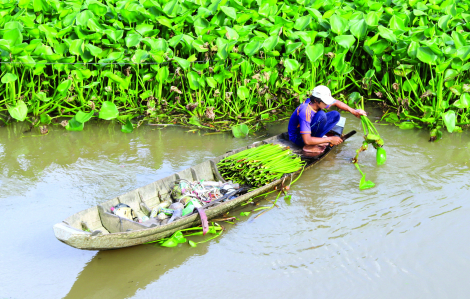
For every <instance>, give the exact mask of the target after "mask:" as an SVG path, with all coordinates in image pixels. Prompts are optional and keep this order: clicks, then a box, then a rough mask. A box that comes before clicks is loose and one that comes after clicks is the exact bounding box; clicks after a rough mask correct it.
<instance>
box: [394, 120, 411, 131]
mask: <svg viewBox="0 0 470 299" xmlns="http://www.w3.org/2000/svg"><path fill="white" fill-rule="evenodd" d="M398 127H399V128H400V129H402V130H411V129H414V127H415V124H414V123H412V122H409V121H405V122H402V123H400V125H399V126H398Z"/></svg>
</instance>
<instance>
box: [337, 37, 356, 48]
mask: <svg viewBox="0 0 470 299" xmlns="http://www.w3.org/2000/svg"><path fill="white" fill-rule="evenodd" d="M335 41H336V42H337V43H338V44H339V45H340V46H342V47H343V48H346V49H349V48H351V46H352V45H354V43H355V42H356V39H355V38H354V36H352V35H338V36H336V37H335Z"/></svg>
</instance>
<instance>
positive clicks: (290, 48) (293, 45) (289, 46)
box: [285, 43, 302, 55]
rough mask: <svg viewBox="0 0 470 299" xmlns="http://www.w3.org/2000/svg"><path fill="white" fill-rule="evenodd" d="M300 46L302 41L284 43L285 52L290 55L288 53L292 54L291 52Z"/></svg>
mask: <svg viewBox="0 0 470 299" xmlns="http://www.w3.org/2000/svg"><path fill="white" fill-rule="evenodd" d="M301 46H302V43H289V44H286V46H285V48H286V51H285V54H287V55H290V54H292V52H294V51H295V50H296V49H298V48H299V47H301Z"/></svg>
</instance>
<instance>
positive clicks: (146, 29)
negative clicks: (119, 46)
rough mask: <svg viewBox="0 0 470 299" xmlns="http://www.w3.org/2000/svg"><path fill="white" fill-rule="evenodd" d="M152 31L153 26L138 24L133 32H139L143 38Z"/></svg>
mask: <svg viewBox="0 0 470 299" xmlns="http://www.w3.org/2000/svg"><path fill="white" fill-rule="evenodd" d="M152 29H153V25H151V24H139V25H137V26H136V27H135V31H137V32H139V33H140V35H142V36H145V34H146V33H147V32H150V31H152Z"/></svg>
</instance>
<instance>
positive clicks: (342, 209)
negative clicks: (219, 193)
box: [0, 116, 470, 298]
mask: <svg viewBox="0 0 470 299" xmlns="http://www.w3.org/2000/svg"><path fill="white" fill-rule="evenodd" d="M347 118H348V120H347V123H346V124H347V130H351V129H356V130H357V131H359V132H360V123H359V120H358V119H356V118H354V117H349V116H347ZM286 126H287V124H286V123H281V124H277V125H273V126H271V127H270V129H269V132H268V133H269V134H270V135H273V134H277V133H279V132H282V131H283V130H284V129H285V128H286ZM26 129H27V127H26V125H25V124H15V125H11V126H9V127H2V128H0V165H1V168H0V201H1V203H2V208H3V213H2V215H3V217H1V218H0V225H1V227H2V229H1V230H0V241H1V244H2V250H1V251H0V281H1V282H2V283H1V284H0V297H1V298H3V297H5V298H156V297H162V298H163V297H166V298H174V297H183V298H184V297H197V298H202V297H205V298H219V297H220V296H221V295H223V296H225V297H227V296H228V297H259V298H267V297H269V298H286V297H288V298H290V297H295V298H312V297H315V298H466V297H468V291H469V290H470V286H469V285H468V281H467V279H468V269H470V249H469V248H470V233H469V230H468V227H469V226H470V217H468V214H469V212H470V203H469V200H468V197H467V196H468V191H469V183H468V178H469V176H468V174H469V168H468V167H469V165H468V161H469V158H470V154H469V151H468V148H467V147H468V145H469V142H470V138H468V132H465V133H463V134H459V133H455V134H445V135H444V139H443V140H441V141H439V142H436V143H429V142H427V138H428V137H427V132H424V131H415V130H411V131H402V130H399V129H398V128H396V127H394V126H379V127H378V130H379V131H380V132H381V134H382V137H383V138H384V140H385V142H386V146H385V149H386V150H387V157H388V161H387V163H386V164H385V165H382V166H380V167H379V166H377V165H376V164H375V150H373V149H370V150H368V151H366V152H365V153H362V154H361V156H360V164H361V168H362V170H363V171H364V172H366V173H367V179H370V180H372V181H373V182H375V184H376V187H375V188H372V189H369V190H363V191H361V190H359V188H358V183H359V179H360V177H359V174H358V172H357V170H356V169H355V167H354V166H353V165H352V164H351V163H350V159H351V158H352V157H353V156H354V155H355V150H356V149H357V148H358V147H359V146H360V144H361V142H362V137H361V136H360V134H358V135H355V136H354V137H353V138H351V139H350V140H348V141H347V142H346V143H345V144H343V145H342V146H341V147H338V148H337V149H336V150H335V151H334V152H333V153H331V154H330V155H329V156H328V157H327V158H326V159H325V160H324V161H322V162H321V163H320V164H319V165H317V167H315V168H314V169H312V170H310V171H307V172H305V173H304V174H303V176H302V178H301V179H300V180H299V181H298V182H297V183H296V184H295V185H293V186H292V188H291V191H290V194H291V195H292V198H291V199H290V200H286V199H285V198H284V197H281V198H280V199H279V201H278V206H279V208H274V209H273V210H271V211H269V212H268V213H265V214H264V215H262V216H261V217H259V218H257V219H254V217H255V216H256V215H257V213H252V214H251V215H250V216H249V217H241V216H238V217H239V218H241V221H240V222H238V224H237V225H230V224H226V225H225V227H226V228H227V229H226V231H225V232H224V234H223V235H222V236H221V237H220V238H218V239H215V240H212V241H210V242H208V243H204V244H200V245H198V247H197V248H189V247H188V246H187V245H182V246H180V247H177V248H172V249H169V248H161V247H155V246H150V245H143V246H137V247H133V248H125V249H119V250H112V251H101V252H95V251H81V250H77V249H74V248H71V247H69V246H66V245H64V244H62V243H60V242H59V241H57V240H56V239H55V237H54V234H53V231H52V225H53V224H55V223H56V222H60V221H61V220H63V219H65V218H66V217H68V216H69V215H71V214H73V213H75V212H77V211H80V210H82V209H86V208H88V207H90V206H93V205H96V204H98V203H100V202H103V201H105V200H107V199H110V198H113V197H115V196H118V195H120V194H122V193H124V192H127V191H130V190H133V189H135V188H138V187H140V186H143V185H146V184H148V183H150V182H152V181H155V180H157V179H160V178H163V177H165V176H167V175H169V174H171V173H173V172H176V171H180V170H182V169H185V168H187V167H189V166H191V165H194V164H196V163H200V162H202V161H204V160H206V159H210V158H213V157H215V156H217V155H220V154H222V153H225V152H226V151H228V150H230V149H233V148H237V147H240V146H242V145H245V144H249V143H251V142H254V141H257V140H261V139H262V138H261V137H257V136H254V137H250V138H248V139H234V138H232V137H231V136H230V135H228V134H220V135H208V136H202V134H201V133H189V132H186V130H185V129H182V128H174V127H172V128H164V129H161V128H155V127H150V126H146V127H141V128H139V129H138V130H137V131H135V132H134V133H132V134H123V133H121V132H120V131H119V127H118V126H117V125H114V124H102V123H95V124H93V123H90V124H88V123H87V126H86V128H85V131H83V132H67V131H64V130H63V129H59V128H53V129H52V130H51V132H50V134H49V135H48V136H44V137H33V136H31V135H34V134H37V133H34V132H33V133H23V131H25V130H26ZM465 194H467V195H465ZM274 198H275V196H274V195H273V196H270V197H268V199H269V200H274ZM264 205H269V202H267V201H262V202H261V203H260V206H264ZM252 209H253V207H245V208H243V209H239V210H237V211H236V212H233V213H232V214H233V215H239V213H240V211H250V210H252ZM25 286H27V287H25Z"/></svg>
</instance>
